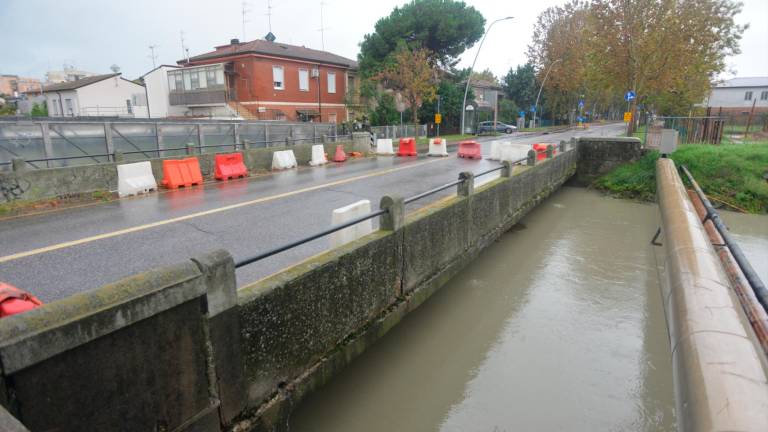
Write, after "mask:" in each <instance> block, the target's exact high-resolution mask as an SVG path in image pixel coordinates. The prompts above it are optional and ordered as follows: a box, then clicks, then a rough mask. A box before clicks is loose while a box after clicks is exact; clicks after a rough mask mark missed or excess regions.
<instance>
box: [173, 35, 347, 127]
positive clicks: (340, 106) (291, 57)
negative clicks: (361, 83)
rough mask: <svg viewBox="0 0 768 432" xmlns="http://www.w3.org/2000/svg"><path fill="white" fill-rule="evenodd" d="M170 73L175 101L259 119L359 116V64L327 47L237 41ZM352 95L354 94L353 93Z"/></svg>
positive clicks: (339, 119) (320, 119)
mask: <svg viewBox="0 0 768 432" xmlns="http://www.w3.org/2000/svg"><path fill="white" fill-rule="evenodd" d="M178 64H179V65H180V66H181V68H178V69H171V70H168V71H167V75H168V83H169V95H170V101H171V102H170V104H171V105H185V106H189V107H193V108H194V107H196V108H198V111H197V112H200V110H199V108H200V107H203V106H205V105H206V104H208V105H215V104H226V105H227V106H228V107H229V108H230V109H231V110H233V111H235V112H237V113H239V114H240V115H242V116H243V117H247V118H252V119H259V120H288V121H314V122H331V123H335V122H342V121H346V120H348V119H350V118H351V117H352V116H354V113H353V112H350V110H349V109H348V107H349V106H354V105H351V104H352V103H354V102H355V101H356V100H357V97H358V96H357V94H358V89H357V86H356V78H357V77H356V71H357V63H356V62H355V61H354V60H350V59H348V58H344V57H341V56H339V55H336V54H332V53H329V52H326V51H319V50H314V49H309V48H305V47H300V46H294V45H288V44H284V43H279V42H270V41H268V40H261V39H260V40H254V41H250V42H243V43H241V42H240V41H239V40H237V39H232V40H231V41H230V43H229V44H227V45H221V46H217V47H216V48H215V50H214V51H211V52H208V53H205V54H200V55H197V56H194V57H191V58H189V59H188V60H187V59H185V60H181V61H179V62H178ZM348 93H349V96H348Z"/></svg>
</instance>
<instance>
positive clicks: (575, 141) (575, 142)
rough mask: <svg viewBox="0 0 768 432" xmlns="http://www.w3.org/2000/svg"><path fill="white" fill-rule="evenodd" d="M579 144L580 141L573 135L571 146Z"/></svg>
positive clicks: (574, 146)
mask: <svg viewBox="0 0 768 432" xmlns="http://www.w3.org/2000/svg"><path fill="white" fill-rule="evenodd" d="M577 144H578V141H577V140H576V137H571V148H576V145H577Z"/></svg>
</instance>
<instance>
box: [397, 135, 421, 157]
mask: <svg viewBox="0 0 768 432" xmlns="http://www.w3.org/2000/svg"><path fill="white" fill-rule="evenodd" d="M397 155H398V156H416V155H417V153H416V138H413V137H410V138H401V139H400V146H399V147H398V148H397Z"/></svg>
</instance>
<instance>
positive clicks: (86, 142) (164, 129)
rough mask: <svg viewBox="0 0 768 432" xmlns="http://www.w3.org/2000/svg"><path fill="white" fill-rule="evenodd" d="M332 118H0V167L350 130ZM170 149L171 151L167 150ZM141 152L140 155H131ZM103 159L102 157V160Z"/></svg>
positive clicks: (301, 138)
mask: <svg viewBox="0 0 768 432" xmlns="http://www.w3.org/2000/svg"><path fill="white" fill-rule="evenodd" d="M339 132H340V131H339V129H337V126H336V125H335V124H333V123H284V122H273V121H242V120H240V121H235V120H226V121H224V120H222V121H211V120H151V119H147V120H130V121H126V120H124V119H123V120H118V119H112V120H108V121H104V120H97V121H88V120H78V121H73V120H48V119H46V120H42V121H38V120H34V121H29V120H16V121H6V120H0V170H5V169H7V168H6V167H7V166H9V165H12V164H11V163H10V162H11V160H12V159H23V160H27V161H37V162H43V163H44V164H45V166H37V165H34V162H33V163H30V165H32V166H34V167H35V168H55V167H61V166H70V165H79V164H88V163H94V162H95V163H101V162H105V160H103V159H98V158H105V157H108V156H111V155H113V154H114V153H116V152H119V153H122V154H124V155H133V157H131V158H129V159H130V160H141V159H146V158H149V157H153V156H150V155H154V156H158V157H159V155H161V154H163V153H166V154H168V153H167V152H173V151H181V150H185V149H186V148H187V145H188V144H192V145H193V147H195V148H198V149H199V150H200V152H201V153H202V152H203V150H204V149H208V148H228V147H232V148H235V149H236V148H237V147H238V146H241V145H244V144H245V143H246V142H247V143H248V144H250V145H251V147H255V148H259V147H271V146H272V145H273V144H277V143H285V144H287V145H293V144H297V143H306V142H321V141H322V140H323V139H326V140H330V142H336V141H338V140H339V139H346V138H348V137H349V136H350V135H342V134H339ZM172 154H173V153H171V155H172ZM136 155H141V156H136ZM108 160H109V159H107V160H106V161H108Z"/></svg>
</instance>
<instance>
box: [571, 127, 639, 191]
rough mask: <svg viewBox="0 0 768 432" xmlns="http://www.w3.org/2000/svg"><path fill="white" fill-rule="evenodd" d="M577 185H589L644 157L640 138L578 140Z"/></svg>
mask: <svg viewBox="0 0 768 432" xmlns="http://www.w3.org/2000/svg"><path fill="white" fill-rule="evenodd" d="M578 146H579V164H578V170H577V171H576V178H575V179H574V180H575V182H576V183H577V184H580V185H585V186H586V185H589V184H590V183H592V181H594V180H595V179H596V178H597V177H600V176H601V175H603V174H605V173H607V172H609V171H611V170H613V169H614V168H616V167H618V166H620V165H623V164H625V163H629V162H634V161H636V160H638V159H640V158H641V157H642V156H643V149H642V143H641V141H640V138H634V137H626V138H617V137H612V138H608V137H583V138H579V139H578Z"/></svg>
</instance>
